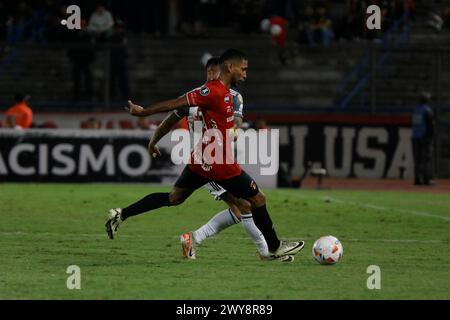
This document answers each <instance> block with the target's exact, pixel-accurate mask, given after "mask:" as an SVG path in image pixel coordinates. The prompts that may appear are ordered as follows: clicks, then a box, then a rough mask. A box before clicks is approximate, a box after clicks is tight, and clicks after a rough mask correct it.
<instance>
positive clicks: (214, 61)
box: [205, 57, 220, 69]
mask: <svg viewBox="0 0 450 320" xmlns="http://www.w3.org/2000/svg"><path fill="white" fill-rule="evenodd" d="M218 65H220V61H219V57H212V58H209V59H208V61H207V62H206V66H205V68H206V69H208V68H210V67H215V66H218Z"/></svg>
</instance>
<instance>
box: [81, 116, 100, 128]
mask: <svg viewBox="0 0 450 320" xmlns="http://www.w3.org/2000/svg"><path fill="white" fill-rule="evenodd" d="M101 128H102V123H101V122H100V120H98V119H96V118H94V117H91V118H89V119H87V120H86V121H83V122H82V123H81V129H91V130H97V129H101Z"/></svg>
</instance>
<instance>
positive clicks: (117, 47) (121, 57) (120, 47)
mask: <svg viewBox="0 0 450 320" xmlns="http://www.w3.org/2000/svg"><path fill="white" fill-rule="evenodd" d="M111 42H112V44H113V47H112V48H111V64H110V68H111V69H110V70H111V78H110V79H111V82H110V92H111V95H113V94H114V92H116V90H115V87H116V82H117V84H118V86H119V91H120V95H121V98H122V99H123V100H128V99H129V98H130V86H129V82H128V66H127V58H128V55H127V38H126V35H125V24H124V23H123V22H122V21H121V20H118V21H117V24H116V25H115V28H114V34H113V36H112V37H111Z"/></svg>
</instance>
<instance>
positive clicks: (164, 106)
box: [128, 96, 189, 117]
mask: <svg viewBox="0 0 450 320" xmlns="http://www.w3.org/2000/svg"><path fill="white" fill-rule="evenodd" d="M188 106H189V103H188V101H187V98H186V96H181V97H179V98H177V99H171V100H166V101H161V102H158V103H155V104H154V105H151V106H150V107H147V108H143V107H141V106H140V105H137V104H134V103H133V102H131V100H128V110H129V112H130V114H131V115H132V116H135V117H147V116H151V115H153V114H156V113H160V112H166V111H172V110H175V109H179V108H183V107H188Z"/></svg>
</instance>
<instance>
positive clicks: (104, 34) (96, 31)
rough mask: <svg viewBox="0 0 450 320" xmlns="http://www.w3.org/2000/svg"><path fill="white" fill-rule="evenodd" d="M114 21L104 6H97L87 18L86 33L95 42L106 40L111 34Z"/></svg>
mask: <svg viewBox="0 0 450 320" xmlns="http://www.w3.org/2000/svg"><path fill="white" fill-rule="evenodd" d="M113 27H114V19H113V16H112V14H111V12H109V11H108V10H106V8H105V6H104V5H99V6H97V9H95V11H94V12H93V13H92V15H91V17H90V18H89V23H88V27H87V29H88V31H89V32H91V33H92V34H93V35H94V37H95V38H96V39H97V40H100V41H101V40H106V39H109V38H110V37H111V35H112V34H113Z"/></svg>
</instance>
